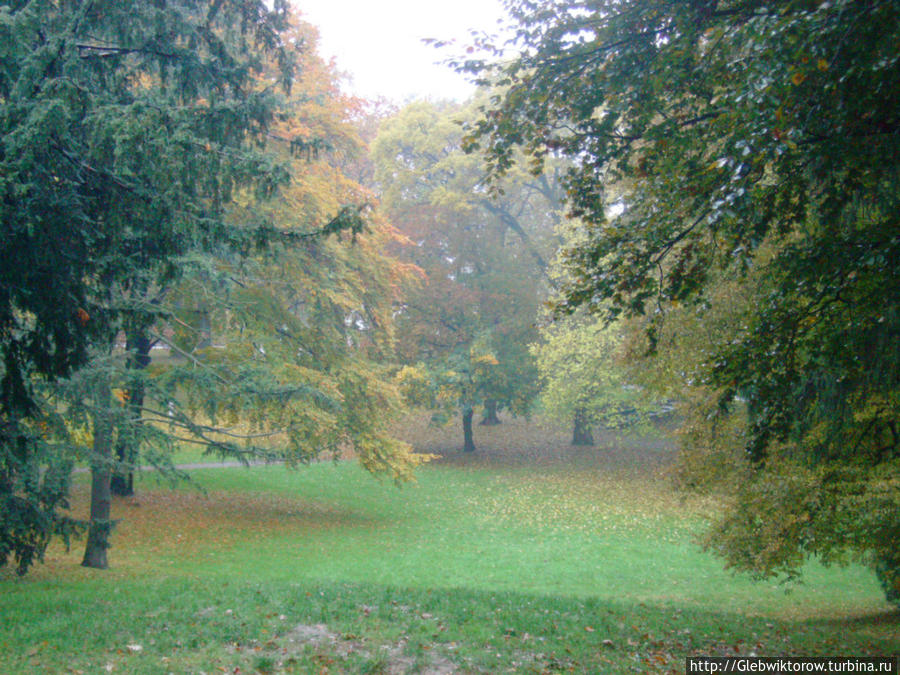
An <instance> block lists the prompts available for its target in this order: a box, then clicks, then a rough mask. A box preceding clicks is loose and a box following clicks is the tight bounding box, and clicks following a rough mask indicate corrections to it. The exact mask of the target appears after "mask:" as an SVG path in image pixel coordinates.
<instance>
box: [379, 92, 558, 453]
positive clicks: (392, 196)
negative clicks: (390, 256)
mask: <svg viewBox="0 0 900 675" xmlns="http://www.w3.org/2000/svg"><path fill="white" fill-rule="evenodd" d="M469 112H470V110H469V111H467V110H466V109H464V108H461V107H459V106H451V105H435V104H430V103H416V104H413V105H410V106H408V107H406V108H405V109H403V110H401V111H400V112H399V113H398V114H397V115H396V116H395V117H394V118H392V119H389V120H387V121H386V122H384V123H383V125H382V128H381V130H380V133H379V135H378V137H377V138H376V140H375V142H374V144H373V157H374V162H375V178H376V180H377V181H378V184H379V186H380V187H381V189H382V191H383V205H384V207H385V210H386V212H387V213H388V214H390V217H391V219H392V220H393V221H394V222H395V223H396V224H397V226H398V228H400V229H401V231H402V232H403V234H405V235H406V236H407V237H408V238H409V240H410V242H411V243H410V244H409V245H408V246H406V247H404V248H401V249H399V250H398V256H400V257H401V258H403V259H405V260H407V261H409V262H410V263H413V264H415V265H417V266H418V267H420V268H421V269H422V270H424V271H425V273H426V275H427V280H426V281H425V282H424V283H422V284H421V285H420V286H419V287H418V288H414V289H413V290H411V291H410V293H409V294H408V296H407V298H406V300H405V303H404V304H403V306H402V307H400V308H399V311H398V314H397V326H398V350H399V353H400V356H401V358H402V359H403V360H404V362H405V363H407V364H414V363H417V362H423V363H425V364H427V368H426V369H425V372H427V373H430V374H431V375H433V376H435V377H436V379H435V380H434V385H435V388H436V389H437V390H441V391H444V392H446V391H447V388H448V387H450V385H451V383H455V386H454V387H451V388H453V389H454V390H455V391H456V392H457V394H458V395H457V396H456V397H455V401H456V405H457V408H458V412H459V413H460V414H461V415H462V421H463V431H464V439H465V441H466V442H465V447H466V449H468V450H472V449H474V443H473V441H472V431H471V424H472V415H473V410H474V409H477V408H483V409H486V415H485V418H486V419H487V420H491V421H493V420H494V419H496V417H495V414H496V412H497V410H502V409H504V408H506V409H509V410H512V411H513V412H514V413H516V414H519V413H522V412H525V411H526V410H527V409H528V406H529V405H530V402H531V400H532V399H533V398H534V396H535V394H536V393H537V386H536V375H537V371H536V369H535V367H534V361H533V359H532V358H531V357H530V355H529V354H528V351H527V345H528V343H529V342H531V341H532V340H533V339H535V337H536V334H535V329H534V324H535V316H536V313H537V310H538V306H539V303H540V300H541V298H542V297H543V296H544V295H545V293H546V290H547V283H546V278H545V267H546V264H545V260H546V258H547V249H548V248H550V247H552V245H553V244H552V242H553V239H554V229H553V226H554V224H555V222H556V215H557V211H556V209H557V201H558V200H559V199H560V198H561V194H560V193H559V190H558V186H557V184H556V183H555V181H554V180H553V177H552V172H548V175H541V176H537V177H533V176H530V175H529V174H527V173H519V174H516V175H515V176H513V177H510V179H509V180H508V181H507V182H506V184H505V187H506V188H507V189H506V192H505V193H504V194H503V195H502V196H496V195H495V196H492V195H489V194H488V192H487V190H486V189H485V187H484V186H483V185H482V182H481V179H482V177H483V170H482V167H481V164H480V162H479V161H478V160H477V159H476V158H475V157H471V156H467V155H466V154H465V153H463V152H462V151H461V147H460V142H461V130H460V124H459V120H461V119H463V118H464V117H465V116H466V115H467V114H469ZM484 359H489V360H490V361H491V363H490V364H488V361H486V360H484ZM488 365H490V368H488V367H487V366H488ZM441 373H443V375H442V374H441ZM445 400H446V399H445ZM491 413H494V416H493V419H492V416H491Z"/></svg>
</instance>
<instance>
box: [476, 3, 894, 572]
mask: <svg viewBox="0 0 900 675" xmlns="http://www.w3.org/2000/svg"><path fill="white" fill-rule="evenodd" d="M507 7H508V9H509V10H510V13H511V15H512V17H513V19H514V20H515V22H516V24H517V33H516V36H515V41H516V46H517V47H518V51H519V52H520V55H519V56H517V57H515V58H513V59H511V60H509V61H506V62H500V63H496V64H493V65H491V64H486V63H479V62H468V63H462V64H460V65H461V67H462V68H465V69H468V70H474V71H475V72H477V73H478V74H479V76H480V77H481V78H482V79H483V80H484V81H486V82H491V83H492V84H495V85H499V86H502V87H504V90H503V93H501V94H499V95H498V96H496V97H495V98H494V100H493V101H492V102H490V103H489V104H488V105H486V106H484V108H483V115H482V117H481V119H480V120H479V121H478V122H477V123H476V124H474V125H471V127H470V135H469V138H468V147H469V148H470V149H475V148H481V149H482V151H483V152H484V153H485V154H486V156H487V158H488V162H489V164H490V167H491V171H492V172H493V174H494V175H495V176H501V175H503V174H504V173H505V172H506V171H508V170H509V168H510V166H511V165H512V163H513V161H514V157H515V152H517V151H518V150H519V149H524V150H525V152H527V153H528V154H530V155H531V156H532V157H533V158H534V159H535V160H536V161H538V162H540V161H541V160H543V159H545V158H548V157H554V156H560V155H561V156H564V157H568V158H570V159H571V161H572V169H571V170H570V171H569V173H568V174H567V176H566V178H565V181H564V182H565V186H566V190H567V194H568V203H569V209H570V213H571V214H572V215H573V216H576V217H578V218H580V219H581V222H582V223H583V237H582V238H581V239H580V240H579V241H577V243H576V244H575V245H574V246H571V247H569V248H568V249H567V250H566V251H565V257H566V261H567V268H568V272H569V274H570V276H571V280H570V282H569V283H568V284H567V285H566V286H565V288H564V289H563V299H562V300H561V302H560V303H558V306H557V310H558V311H559V312H560V313H566V312H570V311H573V310H574V309H575V308H576V307H579V306H586V307H588V308H590V309H592V310H595V311H598V312H602V313H605V314H607V315H608V316H617V315H620V314H625V315H632V316H634V315H637V316H644V317H646V330H647V336H648V338H649V339H648V342H647V347H648V349H649V350H650V351H653V350H654V349H656V348H658V347H659V346H660V343H659V339H660V336H661V334H662V333H661V331H663V330H665V329H664V325H665V322H666V320H667V319H666V317H667V316H670V315H671V313H672V308H673V307H682V308H684V311H686V312H694V313H696V314H697V315H698V316H700V317H701V318H702V317H704V316H706V315H707V313H708V312H713V313H715V312H717V311H720V310H721V309H722V308H721V307H720V308H718V309H717V307H716V303H717V302H719V303H720V302H722V298H721V296H719V297H717V293H718V291H717V289H718V287H719V285H720V284H722V283H737V284H738V285H740V286H741V287H742V288H743V290H744V291H745V292H746V293H747V294H748V295H749V297H748V299H747V300H746V304H745V305H743V306H742V310H741V312H740V315H739V319H738V320H737V321H734V322H733V323H731V326H730V329H729V330H728V331H724V332H718V333H717V334H716V338H717V339H716V340H715V342H713V343H712V344H710V345H707V346H705V347H704V348H703V349H702V350H699V353H698V350H692V352H693V353H694V354H695V355H697V358H699V359H700V361H699V363H697V364H696V365H697V366H698V367H697V368H693V367H692V368H691V369H692V370H694V372H695V374H696V376H697V377H696V379H693V380H692V381H691V384H692V385H699V386H703V387H707V388H708V391H710V392H711V393H712V395H713V396H714V398H715V401H716V405H715V410H716V411H718V413H717V414H718V415H719V416H720V417H723V416H727V415H729V414H741V415H745V418H744V419H745V421H744V423H743V425H742V426H741V429H740V433H738V434H737V437H736V440H735V447H731V448H730V450H731V451H732V452H735V453H736V461H737V464H738V465H739V466H741V467H742V469H741V470H742V471H744V472H747V473H746V474H744V473H741V474H739V475H738V476H737V477H738V478H740V479H741V480H738V481H737V482H736V483H734V484H733V486H734V487H735V489H736V490H737V492H738V497H737V498H736V499H735V500H734V502H733V503H732V508H731V509H730V510H729V511H728V512H727V513H726V515H725V516H724V517H723V520H722V522H721V526H720V527H719V528H718V529H717V533H718V535H719V539H718V543H717V544H716V545H715V546H716V549H717V550H719V551H720V552H722V553H723V554H724V555H725V556H726V557H727V559H728V561H729V562H730V563H731V564H733V565H736V566H737V567H739V568H742V569H749V570H753V571H756V572H758V573H761V574H771V573H775V572H779V571H787V572H794V571H796V570H797V568H798V565H799V561H801V560H802V559H803V557H804V556H805V555H809V554H818V555H822V556H824V557H825V558H826V559H829V557H835V558H839V557H840V555H841V553H842V552H844V551H847V550H852V551H856V552H858V553H863V554H869V553H872V554H874V555H875V556H876V557H878V558H881V559H882V560H890V561H891V562H890V564H891V565H893V566H894V569H897V567H898V561H897V558H896V551H895V548H894V544H893V543H892V542H896V540H897V536H898V532H900V521H898V513H900V509H898V504H900V496H898V489H897V475H898V462H900V459H898V456H900V452H898V448H900V435H898V431H897V425H898V422H900V400H898V384H900V381H898V379H900V368H898V365H900V364H898V355H900V311H898V310H900V283H898V281H900V279H898V276H897V274H898V269H900V268H898V263H900V234H898V232H900V226H898V225H900V224H898V213H900V211H898V201H900V193H898V185H900V182H898V158H900V119H898V106H897V101H898V100H900V59H898V56H897V49H896V45H897V43H898V39H900V7H898V5H897V3H894V2H888V1H883V2H877V1H876V2H865V3H861V2H852V1H849V0H836V1H834V2H789V1H787V0H785V1H781V2H757V1H742V0H737V1H734V2H723V1H717V0H712V1H708V2H692V3H684V2H674V1H670V0H658V1H652V2H644V1H633V2H631V1H625V2H619V1H616V2H591V3H582V2H574V1H569V0H555V1H553V2H546V3H535V2H530V1H525V0H511V1H510V2H508V3H507ZM613 201H618V202H619V203H620V204H621V208H620V209H618V210H615V211H613V210H611V209H610V206H611V203H612V202H613ZM732 297H736V296H732ZM709 419H710V420H712V421H711V422H710V423H712V424H714V423H715V422H714V420H715V419H717V418H716V417H715V416H713V417H711V418H709ZM732 478H735V476H732ZM788 478H789V480H788ZM775 486H781V487H778V488H776V487H775ZM890 583H896V577H894V579H893V581H891V582H890Z"/></svg>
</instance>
